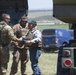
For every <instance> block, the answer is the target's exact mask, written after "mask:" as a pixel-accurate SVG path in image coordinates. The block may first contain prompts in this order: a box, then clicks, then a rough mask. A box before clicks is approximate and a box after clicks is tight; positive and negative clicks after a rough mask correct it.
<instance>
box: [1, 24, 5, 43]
mask: <svg viewBox="0 0 76 75" xmlns="http://www.w3.org/2000/svg"><path fill="white" fill-rule="evenodd" d="M5 26H6V25H4V24H0V43H1V40H2V38H1V36H2V31H3V28H4V27H5Z"/></svg>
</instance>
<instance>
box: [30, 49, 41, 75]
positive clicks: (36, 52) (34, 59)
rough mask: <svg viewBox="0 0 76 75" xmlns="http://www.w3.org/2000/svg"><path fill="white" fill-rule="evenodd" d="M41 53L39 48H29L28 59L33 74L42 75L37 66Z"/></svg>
mask: <svg viewBox="0 0 76 75" xmlns="http://www.w3.org/2000/svg"><path fill="white" fill-rule="evenodd" d="M40 55H41V48H33V49H30V61H31V68H32V70H33V75H42V73H41V70H40V68H39V66H38V59H39V57H40Z"/></svg>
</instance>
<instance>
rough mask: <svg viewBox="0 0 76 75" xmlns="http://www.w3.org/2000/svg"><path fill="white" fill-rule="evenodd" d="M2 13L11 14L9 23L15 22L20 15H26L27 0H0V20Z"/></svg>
mask: <svg viewBox="0 0 76 75" xmlns="http://www.w3.org/2000/svg"><path fill="white" fill-rule="evenodd" d="M2 13H8V14H10V15H11V23H12V24H15V23H17V22H18V21H19V20H20V18H21V16H23V15H26V16H27V15H28V0H0V20H1V16H2Z"/></svg>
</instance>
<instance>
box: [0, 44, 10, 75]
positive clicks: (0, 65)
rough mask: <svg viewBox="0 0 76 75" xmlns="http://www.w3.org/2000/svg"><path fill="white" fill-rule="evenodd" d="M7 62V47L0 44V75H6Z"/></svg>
mask: <svg viewBox="0 0 76 75" xmlns="http://www.w3.org/2000/svg"><path fill="white" fill-rule="evenodd" d="M8 62H9V47H8V46H4V47H3V46H1V45H0V75H6V72H7V66H8Z"/></svg>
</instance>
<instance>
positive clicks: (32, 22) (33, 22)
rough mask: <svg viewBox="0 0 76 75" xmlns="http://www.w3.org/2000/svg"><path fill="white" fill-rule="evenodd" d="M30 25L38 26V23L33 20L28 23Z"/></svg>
mask: <svg viewBox="0 0 76 75" xmlns="http://www.w3.org/2000/svg"><path fill="white" fill-rule="evenodd" d="M28 24H34V25H37V22H36V21H35V20H31V21H29V22H28Z"/></svg>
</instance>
